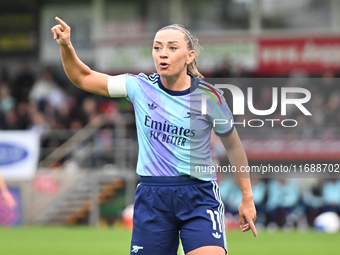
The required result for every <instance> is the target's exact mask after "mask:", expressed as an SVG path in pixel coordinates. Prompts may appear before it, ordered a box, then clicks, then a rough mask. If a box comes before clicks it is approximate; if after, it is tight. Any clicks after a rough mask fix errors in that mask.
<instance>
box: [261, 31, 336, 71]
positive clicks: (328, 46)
mask: <svg viewBox="0 0 340 255" xmlns="http://www.w3.org/2000/svg"><path fill="white" fill-rule="evenodd" d="M257 63H258V70H257V72H258V73H262V74H287V73H290V72H292V71H305V72H308V73H310V74H320V73H322V72H324V71H325V70H339V67H340V37H335V36H332V37H330V36H322V37H321V36H319V37H309V36H307V37H301V38H296V37H295V38H260V39H259V41H258V51H257Z"/></svg>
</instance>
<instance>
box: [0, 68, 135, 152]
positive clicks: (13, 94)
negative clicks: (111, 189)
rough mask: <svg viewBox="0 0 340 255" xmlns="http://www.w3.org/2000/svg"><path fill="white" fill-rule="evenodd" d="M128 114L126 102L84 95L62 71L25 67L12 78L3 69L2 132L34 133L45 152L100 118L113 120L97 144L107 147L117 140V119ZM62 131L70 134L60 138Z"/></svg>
mask: <svg viewBox="0 0 340 255" xmlns="http://www.w3.org/2000/svg"><path fill="white" fill-rule="evenodd" d="M124 112H132V106H131V105H130V104H129V103H128V102H126V100H119V99H112V98H105V97H102V96H97V95H93V94H90V93H87V92H85V91H82V90H80V89H78V88H76V87H75V86H74V85H72V84H71V83H70V81H69V80H68V79H67V77H66V76H65V75H64V73H63V72H62V70H56V69H55V68H52V67H44V68H42V69H41V72H40V73H35V72H33V71H32V70H30V68H29V67H28V66H27V65H25V64H22V66H21V67H20V70H18V72H17V73H15V74H14V75H12V76H11V75H9V72H8V71H7V70H6V69H5V68H0V130H33V131H35V132H37V133H38V134H39V135H41V146H42V147H43V148H51V150H53V149H55V148H57V147H58V146H60V145H61V144H62V143H63V142H65V141H66V140H67V139H68V138H70V137H71V136H72V135H73V134H74V133H75V132H76V131H78V130H79V129H81V128H82V127H84V126H85V125H87V124H88V123H89V122H90V121H91V120H93V119H95V117H96V116H98V115H100V114H106V115H107V116H109V117H107V118H106V122H105V124H104V125H103V126H102V127H101V128H100V129H99V133H98V134H96V138H97V140H96V142H98V141H100V142H103V144H101V145H100V146H103V147H105V144H107V143H108V142H109V141H111V140H112V139H113V138H114V131H113V130H114V119H115V118H116V117H117V115H119V114H121V113H124ZM61 130H68V131H69V132H67V133H66V135H65V134H63V135H58V131H61ZM131 133H133V132H131ZM103 137H104V138H103ZM46 151H47V152H48V153H49V152H51V151H48V150H46ZM44 152H45V151H44V150H42V151H41V154H42V156H41V158H44V156H46V155H43V154H44Z"/></svg>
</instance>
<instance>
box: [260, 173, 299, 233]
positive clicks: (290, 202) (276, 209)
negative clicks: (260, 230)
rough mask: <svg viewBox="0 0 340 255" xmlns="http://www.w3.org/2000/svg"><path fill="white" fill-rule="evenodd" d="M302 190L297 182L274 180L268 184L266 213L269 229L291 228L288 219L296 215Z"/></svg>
mask: <svg viewBox="0 0 340 255" xmlns="http://www.w3.org/2000/svg"><path fill="white" fill-rule="evenodd" d="M299 200H300V189H299V186H298V184H297V183H296V181H295V180H292V179H283V178H282V179H273V180H271V181H269V183H268V200H267V203H266V211H267V215H268V222H269V224H268V227H270V228H271V227H273V228H277V226H280V227H282V226H284V225H285V226H287V225H290V226H289V227H293V226H291V225H292V224H293V223H292V222H290V221H287V219H288V217H290V218H292V217H291V216H293V215H295V209H297V206H298V205H299Z"/></svg>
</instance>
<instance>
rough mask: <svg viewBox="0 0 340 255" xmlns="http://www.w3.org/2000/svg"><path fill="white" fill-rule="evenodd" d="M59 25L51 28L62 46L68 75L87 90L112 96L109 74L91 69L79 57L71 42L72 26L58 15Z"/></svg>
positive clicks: (73, 81) (74, 82) (63, 59)
mask: <svg viewBox="0 0 340 255" xmlns="http://www.w3.org/2000/svg"><path fill="white" fill-rule="evenodd" d="M55 19H56V21H57V22H58V23H59V25H55V26H54V27H53V28H52V29H51V30H52V32H53V34H54V39H55V40H56V41H57V43H58V44H59V46H60V54H61V59H62V61H63V66H64V70H65V73H66V75H67V77H68V78H69V79H70V80H71V81H72V83H73V84H74V85H76V86H77V87H78V88H80V89H83V90H85V91H88V92H91V93H95V94H99V95H103V96H110V95H109V92H108V88H107V79H108V75H106V74H103V73H99V72H96V71H93V70H91V69H90V68H89V67H88V66H87V65H85V64H84V63H83V62H82V61H81V60H80V59H79V58H78V57H77V54H76V52H75V50H74V48H73V46H72V44H71V40H70V37H71V28H70V27H69V26H68V25H67V24H66V23H65V22H64V21H62V20H61V19H59V18H58V17H56V18H55Z"/></svg>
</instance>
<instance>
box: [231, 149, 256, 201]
mask: <svg viewBox="0 0 340 255" xmlns="http://www.w3.org/2000/svg"><path fill="white" fill-rule="evenodd" d="M227 154H228V158H229V161H230V164H231V165H232V166H235V167H236V169H237V170H236V173H235V174H236V179H237V182H238V184H239V186H240V190H241V192H242V200H243V201H249V200H252V199H253V192H252V189H251V183H250V176H249V173H247V172H244V170H245V169H246V166H248V160H247V156H246V153H245V152H244V149H243V146H242V144H239V145H238V146H237V147H233V148H230V149H228V150H227Z"/></svg>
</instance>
